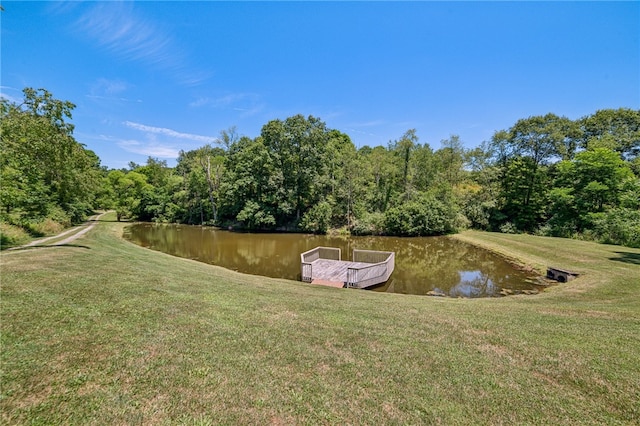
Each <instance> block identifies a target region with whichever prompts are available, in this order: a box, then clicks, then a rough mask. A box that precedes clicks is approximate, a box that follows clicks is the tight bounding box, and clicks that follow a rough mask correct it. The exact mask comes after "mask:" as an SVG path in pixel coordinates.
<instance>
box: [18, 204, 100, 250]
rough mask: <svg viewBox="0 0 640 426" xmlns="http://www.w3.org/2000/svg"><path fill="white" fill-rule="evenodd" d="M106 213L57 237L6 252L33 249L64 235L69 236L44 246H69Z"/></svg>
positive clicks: (95, 216) (35, 241)
mask: <svg viewBox="0 0 640 426" xmlns="http://www.w3.org/2000/svg"><path fill="white" fill-rule="evenodd" d="M107 213H108V212H104V213H101V214H97V215H94V216H91V217H90V218H89V219H87V221H86V222H85V223H83V224H82V225H80V226H75V227H73V228H70V229H67V230H66V231H64V232H61V233H60V234H58V235H53V236H51V237H46V238H41V239H39V240H33V241H31V242H30V243H29V244H25V245H23V246H18V247H11V248H9V249H7V251H10V250H19V249H25V248H29V247H35V246H41V245H43V244H45V243H47V242H48V241H52V240H58V239H59V238H61V237H64V236H66V235H69V236H68V237H67V238H64V239H62V240H59V241H54V242H52V243H50V244H46V245H47V246H62V245H65V244H69V243H71V242H73V241H75V240H76V239H78V238H80V237H82V236H83V235H84V234H86V233H87V232H89V231H91V230H92V229H93V227H94V226H96V223H98V220H99V219H100V218H101V217H102V216H104V215H105V214H107Z"/></svg>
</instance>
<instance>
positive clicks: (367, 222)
mask: <svg viewBox="0 0 640 426" xmlns="http://www.w3.org/2000/svg"><path fill="white" fill-rule="evenodd" d="M351 232H353V234H354V235H382V234H383V233H384V213H380V212H373V213H364V214H363V215H362V217H359V218H358V219H356V221H355V222H354V224H353V226H352V228H351Z"/></svg>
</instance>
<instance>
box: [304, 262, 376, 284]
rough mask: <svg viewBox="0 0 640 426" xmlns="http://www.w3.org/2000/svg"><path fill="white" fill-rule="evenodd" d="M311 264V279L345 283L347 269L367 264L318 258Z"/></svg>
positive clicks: (366, 264)
mask: <svg viewBox="0 0 640 426" xmlns="http://www.w3.org/2000/svg"><path fill="white" fill-rule="evenodd" d="M311 265H312V266H313V279H319V280H325V281H333V282H342V283H345V282H347V269H349V268H362V267H364V266H368V265H369V264H368V263H364V262H348V261H346V260H330V259H318V260H314V261H313V262H312V263H311Z"/></svg>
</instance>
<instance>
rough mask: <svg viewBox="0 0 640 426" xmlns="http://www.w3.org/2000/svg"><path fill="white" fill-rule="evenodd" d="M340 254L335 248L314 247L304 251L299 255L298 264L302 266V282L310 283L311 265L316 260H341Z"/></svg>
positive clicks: (311, 275)
mask: <svg viewBox="0 0 640 426" xmlns="http://www.w3.org/2000/svg"><path fill="white" fill-rule="evenodd" d="M341 256H342V252H341V250H340V249H339V248H336V247H316V248H314V249H311V250H309V251H305V252H304V253H302V254H301V255H300V264H301V265H302V270H301V274H300V275H301V278H302V281H304V282H308V283H310V282H311V281H312V279H313V278H312V277H313V274H312V272H313V265H312V263H313V262H314V261H316V260H318V259H330V260H341V259H342V257H341Z"/></svg>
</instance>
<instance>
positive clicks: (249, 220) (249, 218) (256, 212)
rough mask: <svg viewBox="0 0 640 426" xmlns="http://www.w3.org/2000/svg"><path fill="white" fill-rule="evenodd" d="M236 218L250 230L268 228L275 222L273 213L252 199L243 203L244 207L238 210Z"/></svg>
mask: <svg viewBox="0 0 640 426" xmlns="http://www.w3.org/2000/svg"><path fill="white" fill-rule="evenodd" d="M236 219H237V220H238V222H240V223H242V224H243V225H244V227H245V228H246V229H250V230H254V229H264V228H270V227H273V226H274V225H275V224H276V219H275V217H274V216H273V214H271V212H269V211H268V209H266V208H265V207H263V206H261V205H260V204H258V203H256V202H255V201H252V200H249V201H247V202H246V203H245V205H244V208H243V209H242V210H240V213H238V216H236Z"/></svg>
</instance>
